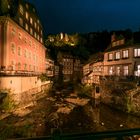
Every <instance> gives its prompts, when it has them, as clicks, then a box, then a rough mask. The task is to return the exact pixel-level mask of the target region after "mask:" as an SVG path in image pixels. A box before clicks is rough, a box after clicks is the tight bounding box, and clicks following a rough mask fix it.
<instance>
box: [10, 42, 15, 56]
mask: <svg viewBox="0 0 140 140" xmlns="http://www.w3.org/2000/svg"><path fill="white" fill-rule="evenodd" d="M11 52H12V53H13V54H15V52H16V47H15V44H14V43H12V44H11Z"/></svg>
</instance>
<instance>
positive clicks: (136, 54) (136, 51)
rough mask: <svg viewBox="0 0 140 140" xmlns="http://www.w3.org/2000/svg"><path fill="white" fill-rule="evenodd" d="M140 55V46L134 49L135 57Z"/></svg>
mask: <svg viewBox="0 0 140 140" xmlns="http://www.w3.org/2000/svg"><path fill="white" fill-rule="evenodd" d="M139 56H140V48H139V49H134V57H139Z"/></svg>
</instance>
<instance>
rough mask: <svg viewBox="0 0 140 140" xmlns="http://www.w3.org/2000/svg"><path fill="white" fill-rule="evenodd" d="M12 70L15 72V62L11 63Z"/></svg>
mask: <svg viewBox="0 0 140 140" xmlns="http://www.w3.org/2000/svg"><path fill="white" fill-rule="evenodd" d="M11 66H12V70H15V61H14V60H13V61H11Z"/></svg>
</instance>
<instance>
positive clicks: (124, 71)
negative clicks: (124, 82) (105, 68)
mask: <svg viewBox="0 0 140 140" xmlns="http://www.w3.org/2000/svg"><path fill="white" fill-rule="evenodd" d="M123 74H124V76H127V75H128V66H124V67H123Z"/></svg>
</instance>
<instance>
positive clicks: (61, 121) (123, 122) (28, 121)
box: [0, 92, 140, 138]
mask: <svg viewBox="0 0 140 140" xmlns="http://www.w3.org/2000/svg"><path fill="white" fill-rule="evenodd" d="M138 127H140V120H139V118H138V117H134V116H131V115H128V114H124V113H123V112H120V111H118V110H114V109H111V108H109V107H108V106H105V105H103V104H100V105H99V104H95V102H94V101H92V100H91V99H90V98H80V97H78V96H77V95H75V94H73V93H69V94H67V95H66V96H64V94H62V93H61V92H56V93H55V94H54V95H53V96H47V97H43V98H42V99H40V100H38V101H37V102H36V104H34V105H32V106H27V107H26V108H22V109H20V110H17V111H16V112H14V113H12V114H10V115H9V116H8V117H6V118H5V119H2V120H1V121H0V137H1V138H6V137H8V138H21V137H36V136H47V135H50V134H51V132H52V131H53V129H54V128H59V129H60V131H61V132H62V133H83V132H84V133H85V132H95V131H105V130H118V129H125V128H138Z"/></svg>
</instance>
